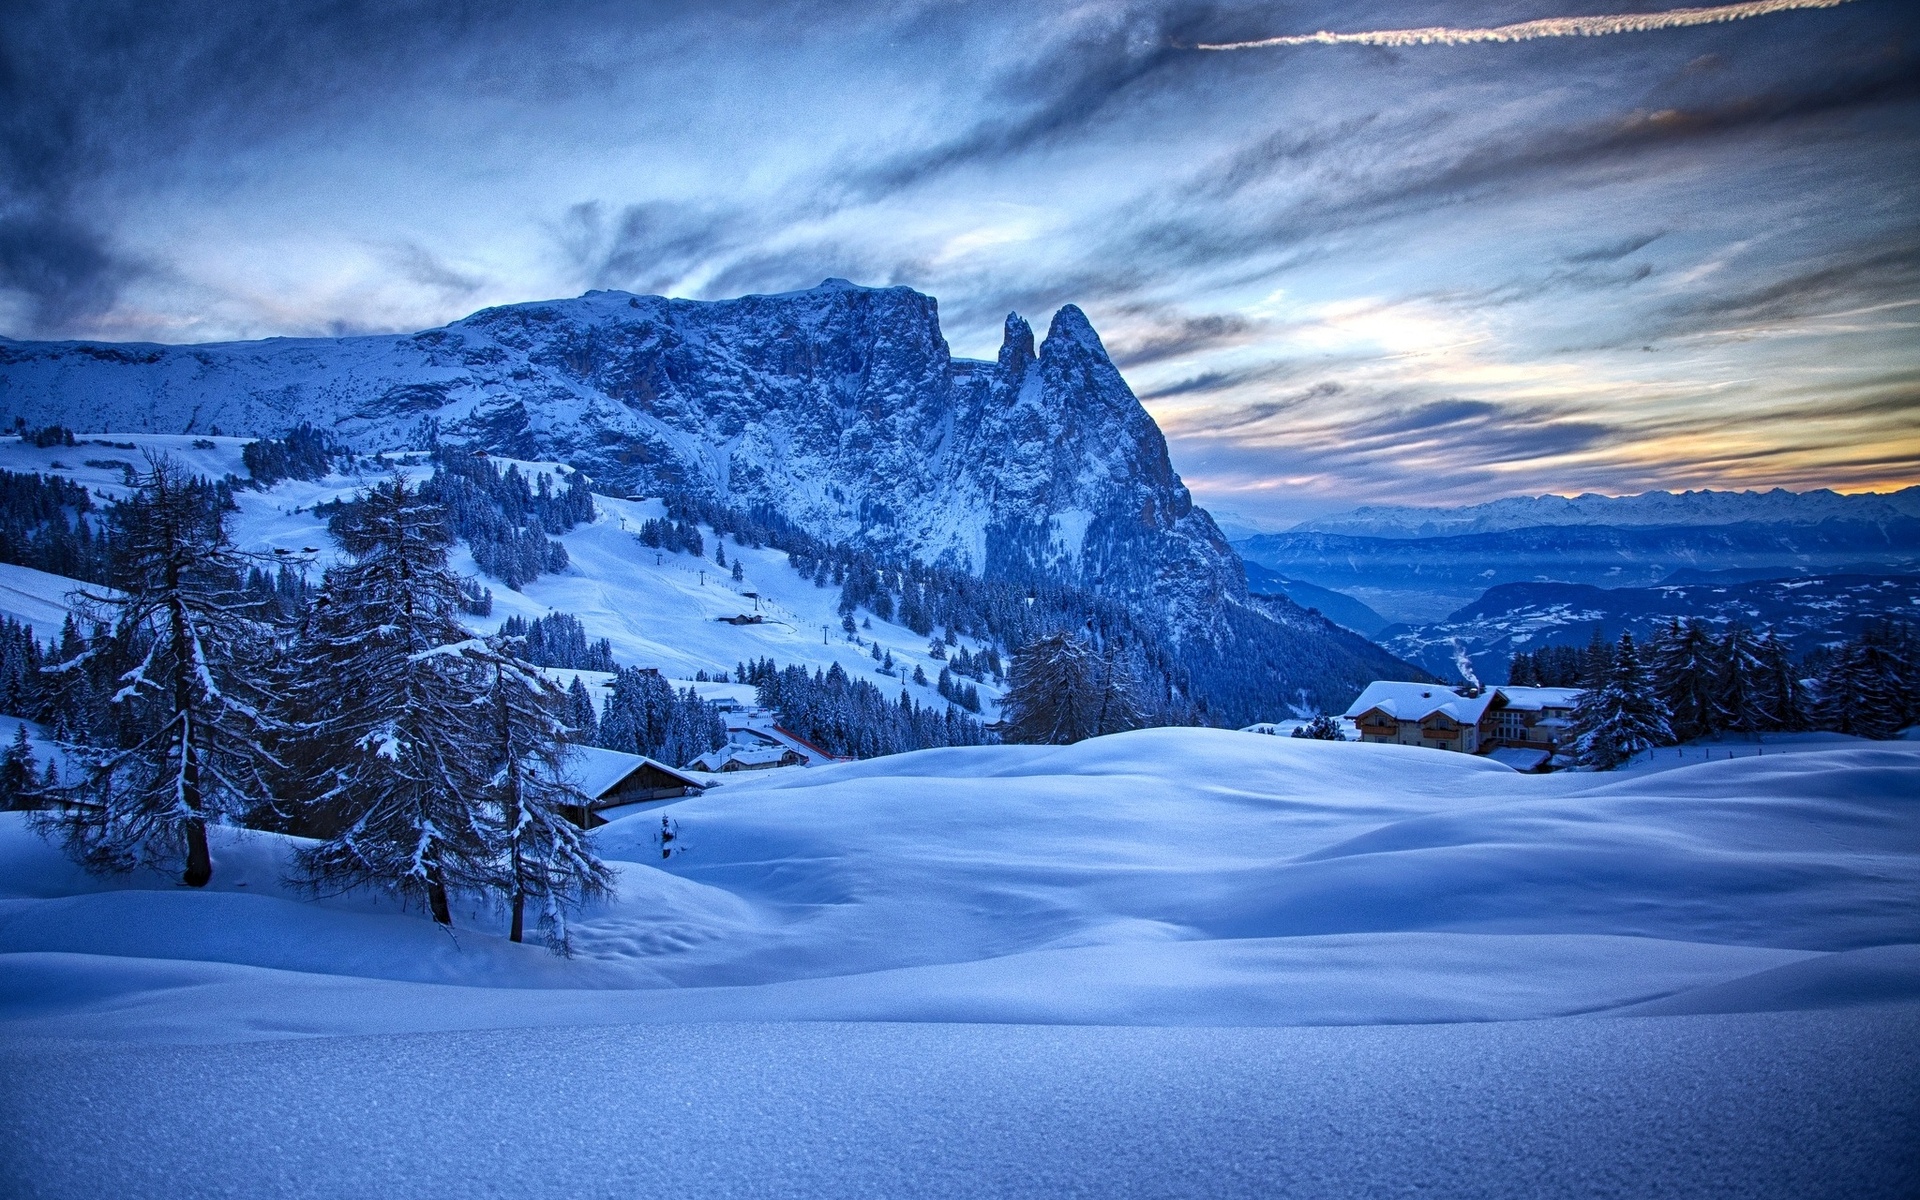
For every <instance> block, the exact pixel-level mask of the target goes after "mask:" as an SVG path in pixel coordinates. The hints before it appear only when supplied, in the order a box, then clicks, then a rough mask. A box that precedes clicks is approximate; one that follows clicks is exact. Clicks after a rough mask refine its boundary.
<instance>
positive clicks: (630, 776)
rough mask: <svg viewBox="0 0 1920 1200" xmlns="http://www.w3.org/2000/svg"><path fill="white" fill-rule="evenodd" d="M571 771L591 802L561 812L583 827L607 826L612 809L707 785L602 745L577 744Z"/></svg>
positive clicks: (569, 762)
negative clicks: (603, 748) (607, 815)
mask: <svg viewBox="0 0 1920 1200" xmlns="http://www.w3.org/2000/svg"><path fill="white" fill-rule="evenodd" d="M567 772H568V775H569V777H570V778H571V779H572V781H573V784H574V786H576V787H578V788H579V789H580V790H581V791H582V792H584V793H586V795H587V803H586V804H585V805H568V806H565V807H563V808H562V809H561V810H560V811H561V813H562V815H564V816H565V817H566V818H567V819H568V820H570V821H572V822H573V823H574V824H576V825H578V826H580V827H581V828H582V829H592V828H593V827H594V826H596V825H605V824H606V823H607V822H606V818H605V817H602V816H601V815H600V814H601V813H602V812H604V811H605V810H607V809H609V808H619V807H620V806H622V805H625V804H648V803H652V802H654V801H658V800H678V799H679V798H681V797H682V796H697V795H699V794H700V793H701V791H703V790H704V789H705V788H706V786H707V785H706V784H704V783H701V782H700V781H699V780H698V779H695V778H693V777H692V776H691V775H687V774H683V773H682V772H680V771H676V770H674V769H673V768H672V767H669V766H667V765H666V764H665V763H662V762H656V761H654V760H653V759H651V758H643V757H641V756H640V755H638V754H623V753H622V752H620V751H618V750H602V749H601V748H600V747H598V746H575V747H573V748H572V750H571V751H570V752H569V754H568V756H567Z"/></svg>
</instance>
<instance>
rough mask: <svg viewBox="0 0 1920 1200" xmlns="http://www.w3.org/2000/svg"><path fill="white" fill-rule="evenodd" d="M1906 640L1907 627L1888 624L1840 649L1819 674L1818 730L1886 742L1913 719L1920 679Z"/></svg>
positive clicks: (1873, 629) (1868, 631)
mask: <svg viewBox="0 0 1920 1200" xmlns="http://www.w3.org/2000/svg"><path fill="white" fill-rule="evenodd" d="M1910 639H1911V632H1910V631H1907V630H1904V629H1902V628H1899V627H1896V626H1892V625H1887V626H1882V627H1875V628H1869V629H1867V630H1866V631H1864V632H1863V633H1862V634H1861V635H1860V636H1859V637H1857V638H1855V639H1853V640H1852V641H1850V642H1848V643H1846V644H1845V645H1844V646H1842V647H1840V649H1839V650H1838V651H1836V652H1835V653H1834V655H1833V657H1832V658H1830V659H1829V660H1828V661H1827V665H1826V669H1825V670H1823V671H1821V672H1820V678H1819V700H1818V702H1817V704H1816V706H1815V713H1816V717H1817V723H1818V724H1819V726H1820V728H1822V729H1831V730H1833V731H1834V732H1836V733H1850V734H1853V735H1854V736H1855V737H1864V738H1875V739H1880V740H1885V739H1887V738H1891V737H1893V736H1894V735H1895V734H1896V733H1898V732H1899V731H1900V730H1901V729H1902V728H1904V727H1905V726H1906V725H1907V724H1908V723H1909V722H1911V721H1912V720H1913V719H1914V716H1915V713H1914V708H1915V702H1916V697H1915V695H1914V691H1915V686H1914V685H1915V683H1916V682H1920V681H1917V680H1915V679H1914V677H1913V674H1912V669H1911V667H1910V666H1909V663H1908V659H1909V653H1908V652H1907V651H1908V648H1909V645H1910Z"/></svg>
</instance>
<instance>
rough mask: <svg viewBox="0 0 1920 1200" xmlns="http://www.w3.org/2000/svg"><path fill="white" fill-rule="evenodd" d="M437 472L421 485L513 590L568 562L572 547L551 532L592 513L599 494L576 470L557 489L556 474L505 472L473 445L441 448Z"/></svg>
mask: <svg viewBox="0 0 1920 1200" xmlns="http://www.w3.org/2000/svg"><path fill="white" fill-rule="evenodd" d="M434 462H435V466H434V472H433V478H432V479H430V480H428V481H427V483H426V485H425V486H424V487H422V488H421V493H422V494H423V495H424V496H426V497H427V498H428V499H430V500H432V501H433V502H434V503H437V504H439V505H441V506H442V507H444V508H445V509H446V512H447V520H448V521H449V523H450V524H451V525H452V527H453V531H454V533H456V534H458V535H459V536H460V537H461V538H464V539H465V540H466V542H467V545H468V547H469V548H470V549H471V550H472V551H473V561H474V562H475V563H477V564H478V565H479V567H480V569H481V570H482V571H484V572H486V573H487V574H488V575H491V576H493V577H494V578H495V579H498V580H500V581H501V582H502V583H504V584H506V585H507V586H508V587H510V588H512V589H513V590H514V591H519V590H520V588H521V587H522V586H523V585H525V584H526V583H528V582H529V581H531V580H533V579H535V578H537V577H538V576H540V575H542V574H547V573H552V572H557V571H564V570H566V568H567V548H566V547H565V546H562V545H561V544H560V543H559V542H556V541H554V540H553V539H552V538H551V537H550V536H549V535H551V534H558V533H565V532H566V531H567V530H569V529H572V528H573V527H574V526H575V525H578V524H581V523H583V522H586V521H591V520H593V494H592V492H591V491H590V490H588V487H587V481H586V477H585V476H583V475H581V474H580V472H578V471H575V472H573V473H572V474H571V475H569V476H568V477H567V483H566V486H565V487H563V488H561V489H559V490H558V491H556V490H554V485H553V476H551V475H548V474H546V473H545V472H542V473H540V474H539V475H538V476H537V477H536V478H535V480H534V482H532V483H529V482H528V481H527V478H526V476H525V475H522V474H521V473H520V468H519V466H518V465H517V464H516V465H511V466H509V467H508V468H507V469H506V471H505V472H502V471H501V470H500V469H499V468H498V467H496V466H494V465H493V462H492V460H491V459H488V458H485V457H482V456H480V455H478V454H476V453H475V452H474V451H472V450H470V449H464V448H461V447H457V446H456V447H442V448H440V449H438V450H436V451H435V452H434Z"/></svg>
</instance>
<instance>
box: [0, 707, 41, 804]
mask: <svg viewBox="0 0 1920 1200" xmlns="http://www.w3.org/2000/svg"><path fill="white" fill-rule="evenodd" d="M38 782H39V781H38V780H36V779H35V778H34V775H33V746H32V744H31V743H29V742H28V741H27V727H26V725H25V724H16V725H15V726H14V727H13V740H12V741H11V742H9V743H7V749H6V752H5V753H4V754H0V809H16V808H30V807H32V806H33V799H34V791H35V785H36V784H37V783H38Z"/></svg>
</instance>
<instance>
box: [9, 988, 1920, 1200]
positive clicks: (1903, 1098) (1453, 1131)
mask: <svg viewBox="0 0 1920 1200" xmlns="http://www.w3.org/2000/svg"><path fill="white" fill-rule="evenodd" d="M0 1072H4V1073H5V1077H6V1078H7V1079H8V1080H9V1083H10V1086H9V1087H8V1088H7V1089H4V1090H0V1137H3V1138H4V1139H5V1141H6V1144H7V1146H8V1147H9V1152H8V1153H7V1154H6V1155H0V1192H4V1193H6V1194H8V1195H16V1196H21V1197H44V1198H46V1200H65V1198H68V1197H73V1198H76V1200H96V1198H98V1197H102V1196H114V1197H127V1198H141V1197H178V1196H183V1195H191V1196H235V1197H251V1196H276V1197H305V1196H316V1197H338V1196H380V1197H416V1196H418V1197H448V1196H516V1197H536V1198H538V1197H549V1196H551V1197H569V1198H571V1197H581V1196H623V1197H652V1196H660V1197H674V1198H676V1200H678V1198H683V1197H729V1198H731V1197H816V1196H817V1197H832V1198H834V1200H849V1198H866V1197H876V1198H887V1200H892V1198H895V1197H903V1196H931V1197H973V1196H980V1197H1048V1198H1052V1197H1062V1196H1078V1197H1102V1198H1105V1197H1120V1198H1125V1197H1149V1196H1151V1197H1167V1196H1213V1197H1236V1198H1237V1197H1249V1198H1254V1197H1257V1198H1262V1200H1264V1198H1267V1197H1280V1196H1285V1197H1298V1198H1316V1200H1317V1198H1321V1197H1326V1198H1341V1200H1345V1198H1348V1197H1356V1196H1399V1195H1420V1196H1430V1197H1439V1198H1451V1197H1475V1198H1480V1200H1509V1198H1511V1200H1521V1198H1526V1200H1531V1198H1534V1197H1553V1196H1631V1197H1662V1196H1738V1197H1756V1198H1759V1197H1780V1198H1781V1200H1788V1198H1792V1200H1800V1198H1804V1197H1829V1196H1830V1197H1847V1198H1849V1200H1854V1198H1862V1197H1888V1198H1892V1197H1899V1196H1906V1195H1911V1194H1912V1191H1911V1186H1912V1183H1913V1180H1914V1179H1915V1178H1916V1174H1920V1150H1916V1147H1920V1093H1916V1091H1915V1089H1914V1088H1913V1086H1912V1081H1913V1079H1914V1078H1915V1077H1916V1075H1917V1074H1920V1010H1916V1009H1914V1008H1912V1007H1908V1008H1880V1009H1855V1010H1851V1011H1840V1012H1833V1011H1829V1012H1800V1013H1765V1014H1755V1015H1721V1016H1706V1017H1668V1018H1660V1019H1640V1020H1589V1021H1544V1022H1505V1023H1500V1024H1493V1025H1484V1024H1454V1025H1425V1026H1404V1025H1403V1026H1389V1027H1378V1026H1376V1027H1363V1028H1351V1027H1348V1028H1317V1029H1165V1028H1116V1027H1087V1026H1079V1027H1074V1026H1032V1025H932V1024H918V1025H900V1024H873V1023H866V1024H853V1025H849V1024H830V1023H820V1024H801V1025H794V1024H724V1025H715V1024H664V1025H661V1024H656V1025H626V1026H620V1027H616V1028H606V1029H580V1028H565V1027H559V1028H549V1029H537V1030H484V1031H473V1032H465V1033H448V1034H430V1035H406V1036H384V1037H353V1038H313V1039H302V1040H297V1041H291V1042H286V1041H282V1042H254V1043H241V1044H227V1045H201V1046H156V1045H125V1044H120V1045H114V1044H105V1043H98V1042H64V1041H33V1040H16V1041H11V1042H6V1041H0Z"/></svg>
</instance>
